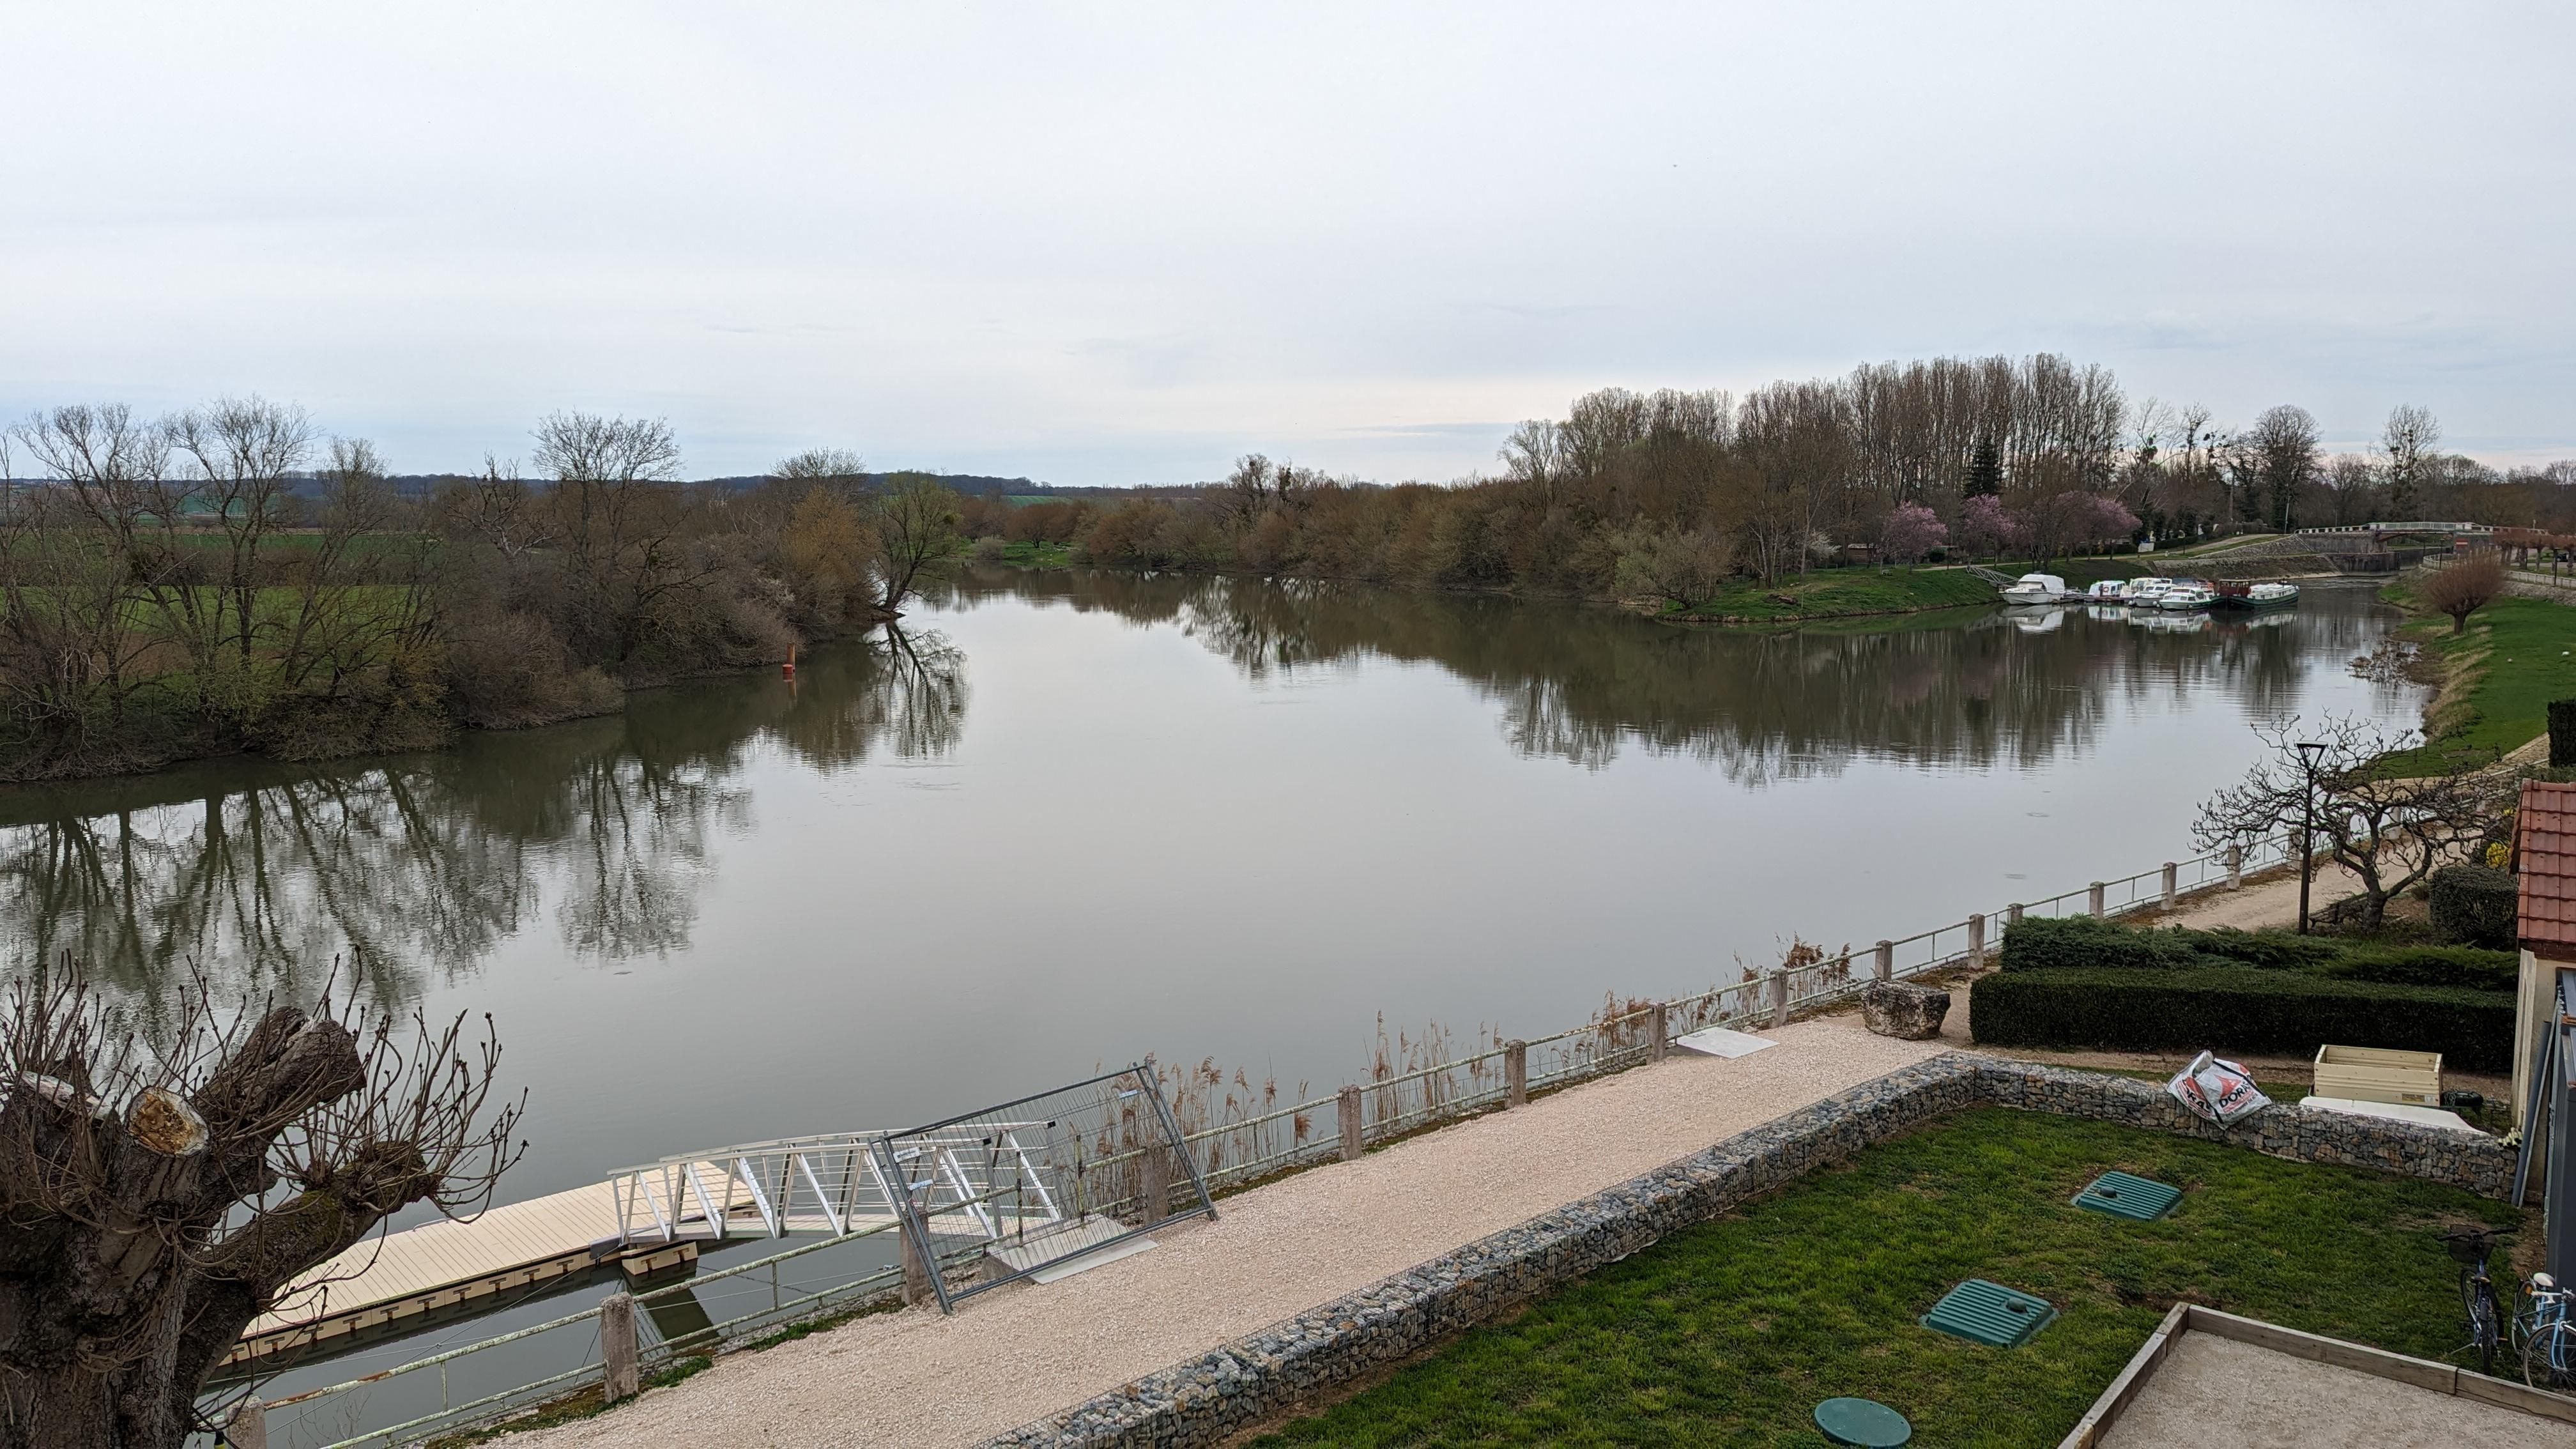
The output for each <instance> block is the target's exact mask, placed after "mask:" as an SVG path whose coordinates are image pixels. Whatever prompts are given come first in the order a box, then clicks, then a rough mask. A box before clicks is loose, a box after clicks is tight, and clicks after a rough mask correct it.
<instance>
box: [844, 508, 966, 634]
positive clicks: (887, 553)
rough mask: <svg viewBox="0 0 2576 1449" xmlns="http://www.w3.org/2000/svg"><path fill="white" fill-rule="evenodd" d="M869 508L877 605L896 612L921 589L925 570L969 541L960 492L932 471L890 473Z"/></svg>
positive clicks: (892, 612) (933, 566) (934, 566)
mask: <svg viewBox="0 0 2576 1449" xmlns="http://www.w3.org/2000/svg"><path fill="white" fill-rule="evenodd" d="M872 502H873V506H872V507H871V508H870V510H869V514H868V522H869V524H870V526H871V529H872V531H873V533H874V535H875V538H876V548H877V556H876V574H877V607H878V609H879V611H880V612H882V613H884V614H887V615H889V616H890V615H893V614H896V613H899V612H901V611H902V608H903V601H904V600H906V599H908V598H911V597H912V596H913V594H915V593H916V592H918V591H919V589H920V586H921V583H922V580H923V577H924V575H925V574H927V573H929V572H931V571H933V570H935V569H937V568H939V567H940V566H941V565H943V564H946V563H947V562H949V561H950V560H952V559H954V558H955V557H956V556H957V554H958V551H959V550H961V549H963V548H964V547H965V546H966V539H965V535H963V534H961V533H959V532H958V531H957V522H958V514H957V495H956V493H955V492H953V491H951V490H950V489H949V487H948V486H947V485H946V484H944V483H941V482H940V481H939V480H938V479H936V478H933V477H931V476H930V475H929V474H927V473H897V474H895V475H894V476H893V477H891V478H888V479H887V480H886V483H885V487H884V489H883V490H882V491H880V492H879V493H878V494H877V495H876V497H875V499H874V500H872Z"/></svg>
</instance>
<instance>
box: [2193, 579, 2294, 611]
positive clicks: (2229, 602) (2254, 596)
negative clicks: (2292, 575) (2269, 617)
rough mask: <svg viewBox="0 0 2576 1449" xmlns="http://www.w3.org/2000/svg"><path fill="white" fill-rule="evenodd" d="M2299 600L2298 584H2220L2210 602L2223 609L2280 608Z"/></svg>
mask: <svg viewBox="0 0 2576 1449" xmlns="http://www.w3.org/2000/svg"><path fill="white" fill-rule="evenodd" d="M2298 601H2299V586H2298V585H2297V584H2220V585H2218V586H2217V588H2216V590H2215V592H2214V594H2213V596H2212V597H2211V599H2210V601H2209V602H2210V604H2211V606H2212V607H2215V608H2221V609H2280V608H2287V607H2288V606H2290V605H2292V604H2295V603H2297V602H2298Z"/></svg>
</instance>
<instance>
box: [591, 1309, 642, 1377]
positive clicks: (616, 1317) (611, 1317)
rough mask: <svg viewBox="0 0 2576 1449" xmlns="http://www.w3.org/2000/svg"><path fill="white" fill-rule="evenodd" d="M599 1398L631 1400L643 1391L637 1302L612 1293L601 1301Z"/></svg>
mask: <svg viewBox="0 0 2576 1449" xmlns="http://www.w3.org/2000/svg"><path fill="white" fill-rule="evenodd" d="M599 1375H600V1390H599V1396H600V1399H601V1401H602V1402H605V1403H611V1404H613V1403H616V1402H617V1401H618V1400H620V1399H631V1398H633V1397H635V1396H636V1395H637V1394H639V1393H642V1392H643V1390H644V1384H643V1379H642V1376H641V1370H640V1368H639V1367H638V1362H637V1359H636V1356H635V1298H634V1296H633V1295H632V1294H627V1293H611V1294H609V1295H608V1296H607V1297H605V1298H602V1299H601V1300H599Z"/></svg>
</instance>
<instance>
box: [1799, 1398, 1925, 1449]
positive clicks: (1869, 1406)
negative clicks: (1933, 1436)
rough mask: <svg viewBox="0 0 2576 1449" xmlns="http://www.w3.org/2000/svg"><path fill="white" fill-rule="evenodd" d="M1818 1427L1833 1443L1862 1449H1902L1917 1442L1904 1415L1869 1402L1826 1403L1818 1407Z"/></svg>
mask: <svg viewBox="0 0 2576 1449" xmlns="http://www.w3.org/2000/svg"><path fill="white" fill-rule="evenodd" d="M1816 1427H1817V1428H1819V1429H1821V1430H1823V1431H1824V1434H1825V1437H1826V1438H1827V1439H1830V1440H1832V1441H1833V1442H1834V1443H1837V1444H1850V1445H1856V1446H1859V1449H1901V1446H1903V1445H1906V1444H1909V1443H1912V1442H1913V1440H1914V1426H1913V1425H1911V1424H1909V1423H1907V1422H1905V1416H1904V1415H1903V1414H1900V1413H1898V1412H1896V1411H1895V1410H1894V1409H1891V1408H1889V1407H1888V1406H1887V1405H1885V1404H1881V1403H1876V1402H1873V1401H1872V1400H1869V1399H1827V1400H1825V1401H1824V1402H1823V1403H1821V1404H1818V1405H1816Z"/></svg>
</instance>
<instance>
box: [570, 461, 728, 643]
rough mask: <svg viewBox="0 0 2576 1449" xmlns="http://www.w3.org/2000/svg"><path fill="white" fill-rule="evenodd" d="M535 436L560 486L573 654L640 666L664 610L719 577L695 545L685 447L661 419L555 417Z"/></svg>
mask: <svg viewBox="0 0 2576 1449" xmlns="http://www.w3.org/2000/svg"><path fill="white" fill-rule="evenodd" d="M535 436H536V440H537V449H536V453H535V461H536V465H537V467H538V468H539V469H541V470H543V471H544V472H546V473H549V474H552V475H553V477H554V480H555V487H554V492H553V495H552V497H551V498H549V499H548V502H549V503H550V505H551V509H552V512H553V513H554V515H555V518H556V520H557V528H556V532H557V533H558V534H559V535H560V536H561V538H562V540H563V545H562V546H563V550H564V553H565V556H566V557H565V573H566V583H567V585H568V587H569V594H570V598H569V604H570V609H571V617H570V619H569V620H567V623H568V625H569V626H570V627H569V632H570V634H571V642H572V645H573V648H574V650H575V651H576V652H577V653H578V654H579V655H581V656H582V657H584V658H587V659H595V660H600V661H602V662H605V663H607V664H610V665H613V666H617V667H619V668H631V667H632V666H633V665H634V663H635V661H636V658H637V655H638V654H639V652H640V651H641V650H642V649H643V647H644V645H645V644H646V642H647V636H648V635H649V633H650V632H651V630H652V628H653V625H654V623H655V621H656V618H657V615H658V614H659V613H660V611H661V610H662V609H663V608H664V607H665V606H669V605H676V604H678V603H681V602H684V596H686V595H688V594H691V593H694V592H696V591H698V590H700V589H702V588H703V587H705V586H706V585H708V584H709V583H710V582H711V581H712V579H713V577H714V574H715V572H716V570H715V569H714V568H713V567H711V566H710V565H709V564H708V563H707V562H706V560H705V559H704V558H702V557H697V556H693V554H692V551H691V550H690V549H689V548H688V547H687V539H686V537H685V534H686V531H687V525H688V516H687V515H688V510H687V509H686V508H685V507H684V506H683V500H682V499H681V498H680V496H679V489H678V487H677V486H676V485H675V484H674V482H673V481H672V480H673V479H675V478H676V477H677V476H678V474H679V466H680V445H679V442H678V440H677V439H675V438H674V437H672V435H671V425H670V424H669V423H667V422H664V421H663V420H661V419H660V418H608V417H601V416H599V415H597V414H594V413H549V414H547V415H546V417H545V418H544V419H543V420H542V421H540V422H539V423H538V424H537V428H536V435H535Z"/></svg>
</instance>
